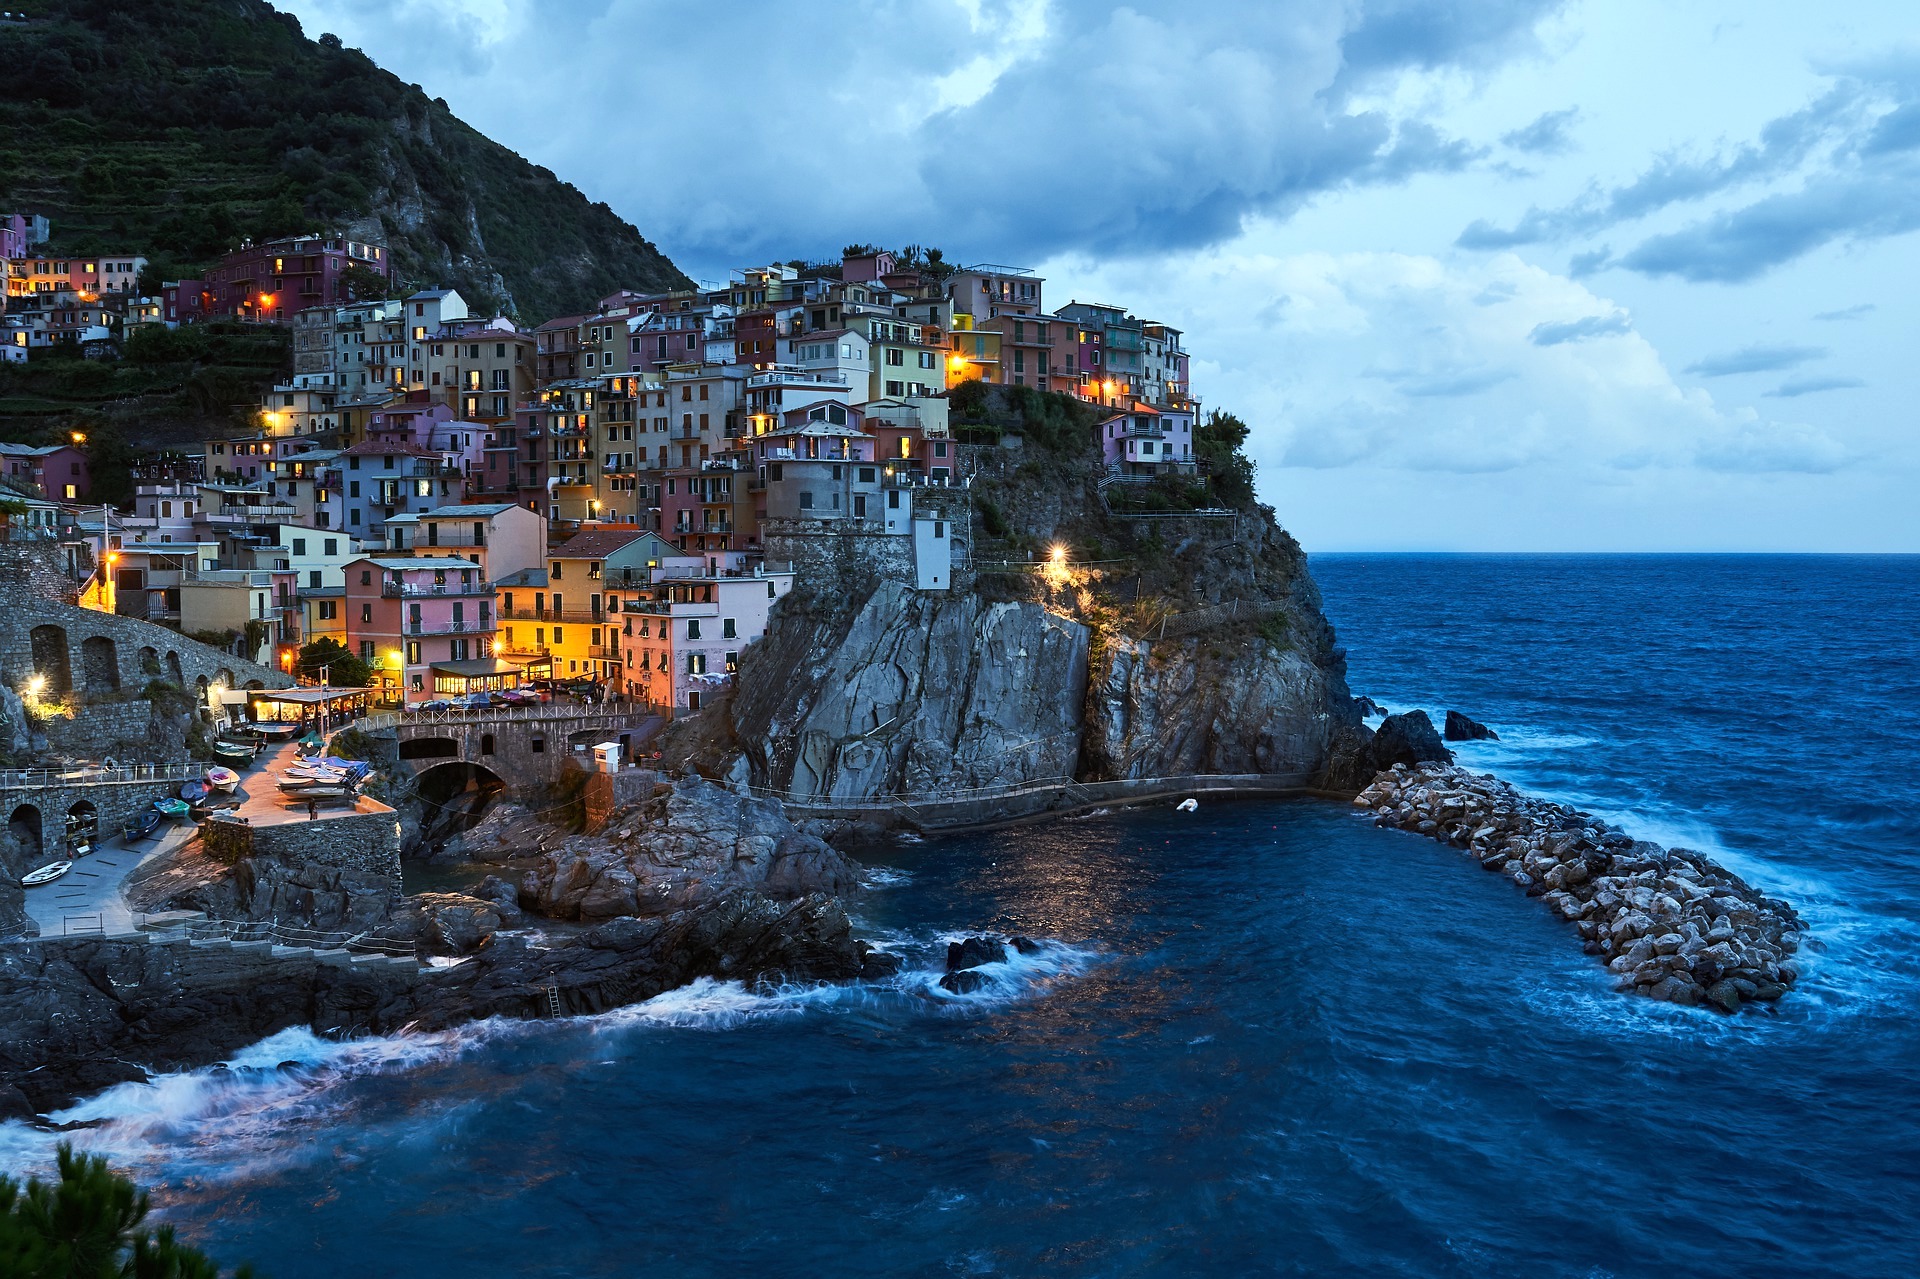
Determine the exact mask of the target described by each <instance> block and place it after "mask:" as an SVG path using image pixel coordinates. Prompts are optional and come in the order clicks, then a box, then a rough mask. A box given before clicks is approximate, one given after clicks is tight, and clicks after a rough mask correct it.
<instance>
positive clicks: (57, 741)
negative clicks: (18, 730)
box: [40, 701, 171, 764]
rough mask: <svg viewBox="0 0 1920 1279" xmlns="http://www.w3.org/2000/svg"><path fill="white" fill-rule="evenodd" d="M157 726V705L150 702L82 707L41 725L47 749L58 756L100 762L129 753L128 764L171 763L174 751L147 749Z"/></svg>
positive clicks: (52, 718) (47, 718) (49, 718)
mask: <svg viewBox="0 0 1920 1279" xmlns="http://www.w3.org/2000/svg"><path fill="white" fill-rule="evenodd" d="M152 723H153V704H152V703H151V702H146V701H134V702H105V703H102V704H100V705H98V706H80V707H76V708H75V709H74V712H73V714H71V715H49V716H47V717H46V718H45V719H43V720H42V721H41V722H40V726H41V728H42V730H43V731H44V732H45V733H46V735H47V749H48V750H50V751H52V752H53V753H54V754H56V755H67V756H72V757H74V758H80V759H99V758H102V757H105V756H111V755H114V754H115V753H116V752H119V753H121V754H128V748H130V747H131V748H133V749H134V751H135V752H137V753H133V754H128V759H127V762H129V763H141V764H164V763H169V762H171V758H170V752H166V751H161V752H154V751H150V750H147V749H145V744H146V742H147V740H148V738H149V737H150V736H151V735H152V734H151V733H150V732H149V729H150V728H151V727H152Z"/></svg>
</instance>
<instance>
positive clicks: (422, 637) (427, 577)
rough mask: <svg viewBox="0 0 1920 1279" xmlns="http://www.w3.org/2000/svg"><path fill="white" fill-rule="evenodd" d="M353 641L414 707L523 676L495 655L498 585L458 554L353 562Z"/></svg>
mask: <svg viewBox="0 0 1920 1279" xmlns="http://www.w3.org/2000/svg"><path fill="white" fill-rule="evenodd" d="M345 571H346V579H347V582H346V587H347V589H346V608H347V616H346V631H347V646H348V647H349V648H350V649H353V650H354V651H356V652H357V653H359V655H360V658H361V660H362V661H364V662H366V663H367V665H368V667H369V668H370V669H371V670H372V671H373V673H374V677H375V682H376V684H377V685H378V686H379V687H380V688H381V689H382V690H384V691H385V692H386V693H387V695H388V697H389V698H390V699H393V700H398V701H401V702H403V703H405V704H406V705H409V706H414V705H418V704H419V703H421V702H424V701H428V700H430V699H432V698H436V697H453V696H459V695H461V694H465V693H469V692H480V691H486V690H489V689H494V688H511V687H513V686H514V685H516V684H518V683H519V682H520V668H519V667H517V666H514V665H512V664H511V663H509V662H503V661H500V660H498V659H497V658H495V657H494V653H493V643H494V613H493V587H492V585H491V584H490V583H489V582H488V581H487V576H486V571H485V570H484V569H482V568H481V566H480V565H478V564H476V563H475V562H473V561H472V560H469V559H460V558H457V557H454V556H419V557H416V558H412V559H409V558H405V557H399V556H392V557H389V556H373V557H369V558H366V559H358V560H353V561H351V562H350V563H348V564H347V566H346V570H345Z"/></svg>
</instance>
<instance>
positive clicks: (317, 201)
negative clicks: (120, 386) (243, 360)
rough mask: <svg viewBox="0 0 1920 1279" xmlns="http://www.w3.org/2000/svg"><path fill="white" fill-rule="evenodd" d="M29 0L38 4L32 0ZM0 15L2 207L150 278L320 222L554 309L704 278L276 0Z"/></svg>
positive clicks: (509, 300) (57, 7)
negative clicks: (42, 220)
mask: <svg viewBox="0 0 1920 1279" xmlns="http://www.w3.org/2000/svg"><path fill="white" fill-rule="evenodd" d="M23 5H24V0H23ZM24 7H26V8H27V9H28V13H29V19H28V20H27V21H24V22H9V23H4V24H0V65H5V66H6V67H7V74H6V75H5V76H0V209H4V210H7V211H13V212H30V213H41V214H45V215H47V216H48V217H49V218H51V219H52V222H53V232H54V240H53V244H52V249H53V251H54V252H56V253H60V254H63V255H73V256H79V255H82V254H88V253H98V252H109V253H145V254H147V256H148V257H149V258H150V259H151V267H150V270H149V272H148V276H147V278H146V280H145V283H146V284H147V285H148V286H152V285H155V284H157V283H158V281H159V280H160V279H161V278H162V277H168V278H171V277H176V276H183V275H191V274H192V273H193V272H194V271H195V270H197V269H198V268H200V267H202V266H205V265H206V264H208V263H210V262H212V261H214V260H216V259H218V258H219V257H220V256H221V255H222V254H224V253H226V252H227V251H228V250H230V249H232V248H233V247H234V246H235V245H237V244H238V243H239V242H240V241H241V240H243V239H248V238H251V239H254V240H264V239H270V238H273V237H276V236H283V235H292V234H297V233H301V232H307V231H313V230H318V229H321V228H325V227H334V226H338V227H343V228H350V229H351V230H353V231H354V232H355V233H356V234H358V235H359V236H361V237H362V238H366V239H370V240H378V241H382V242H385V243H386V244H388V245H389V246H390V247H391V249H392V252H393V261H394V265H395V266H396V267H397V269H398V270H399V272H400V274H401V275H402V276H404V277H405V278H406V279H407V280H410V281H414V282H416V283H422V284H428V283H430V284H443V285H452V286H453V287H456V288H458V289H459V290H460V291H461V293H462V294H464V295H465V296H466V297H467V298H468V300H469V301H471V302H474V303H475V304H476V306H477V307H496V306H497V307H501V308H504V309H506V310H507V311H509V312H510V313H512V314H514V315H516V316H518V317H519V318H520V319H521V320H522V321H526V322H539V321H541V320H544V319H547V318H549V317H551V316H553V315H556V314H562V313H566V312H570V311H575V310H579V309H582V308H584V307H586V306H588V305H590V304H591V303H592V301H593V300H594V299H595V298H598V297H603V296H605V295H606V294H608V293H610V292H612V291H614V290H615V289H619V288H639V289H658V288H669V287H676V286H680V285H684V284H687V283H689V282H688V281H687V279H686V277H685V276H683V275H682V274H681V273H680V271H679V270H678V269H677V268H675V267H674V265H673V264H672V263H671V262H669V261H668V260H667V259H666V258H665V257H664V256H663V255H662V254H661V253H660V251H659V250H658V249H657V248H655V247H654V246H653V245H652V244H651V243H649V242H648V241H647V240H646V238H645V237H644V236H642V235H641V234H640V232H639V231H638V230H636V229H635V228H634V227H633V226H631V225H630V224H628V223H627V222H625V221H623V220H622V219H621V218H620V217H619V216H618V215H617V214H615V213H614V212H613V211H612V210H611V209H609V208H608V207H607V206H606V205H605V204H602V203H596V202H593V201H589V200H588V199H587V198H586V196H584V195H583V194H581V193H580V192H579V191H578V190H576V189H575V188H574V187H573V186H571V185H570V184H568V183H565V182H562V181H560V180H559V179H558V178H557V177H555V176H554V175H553V173H551V172H550V171H548V170H547V169H544V168H541V167H539V166H537V165H533V164H530V163H528V162H527V161H526V160H525V159H523V158H522V157H520V156H519V155H516V154H514V153H513V152H511V151H509V150H507V149H506V148H505V147H502V146H500V145H499V144H497V143H495V142H492V141H490V140H489V139H487V138H486V137H484V136H482V135H481V134H479V133H477V132H476V131H474V130H473V129H471V128H469V127H468V126H467V125H465V124H463V123H461V122H460V121H459V120H458V119H456V118H455V117H454V116H453V114H452V113H451V112H450V111H449V110H448V109H447V105H446V103H445V102H442V101H440V100H439V99H429V98H428V97H427V95H426V94H425V93H424V92H423V91H422V90H421V89H420V88H419V86H417V85H408V84H404V83H402V82H401V81H400V80H399V79H397V78H396V77H394V76H393V75H391V74H389V73H388V72H386V71H383V70H381V69H380V68H379V67H378V66H377V65H376V64H375V63H374V61H373V60H372V59H371V58H369V57H368V56H367V55H366V54H364V53H362V52H360V51H359V50H357V49H347V48H343V47H342V46H341V43H340V41H339V40H338V39H336V38H334V37H332V36H326V35H323V36H321V37H320V39H319V40H317V41H315V40H310V39H308V38H307V37H306V35H305V34H304V33H303V32H302V31H301V29H300V23H299V20H298V19H296V18H295V17H293V16H292V15H291V14H286V13H280V12H278V11H276V10H275V9H274V8H273V7H272V6H271V5H269V4H267V3H265V2H264V0H144V2H143V3H141V4H137V5H129V4H123V3H117V2H116V0H35V2H34V3H32V4H31V5H25V6H24Z"/></svg>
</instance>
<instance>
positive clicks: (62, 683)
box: [28, 625, 73, 697]
mask: <svg viewBox="0 0 1920 1279" xmlns="http://www.w3.org/2000/svg"><path fill="white" fill-rule="evenodd" d="M28 638H29V640H30V641H31V644H32V647H33V673H34V674H35V675H36V676H38V677H39V678H40V679H41V680H42V681H43V687H42V688H41V690H40V691H41V692H43V693H45V694H48V695H49V696H53V697H65V696H66V695H67V694H68V693H71V692H72V691H73V665H72V659H71V657H70V656H69V655H68V653H67V628H66V627H64V626H53V625H46V626H36V627H34V628H33V631H32V632H31V634H30V635H29V636H28Z"/></svg>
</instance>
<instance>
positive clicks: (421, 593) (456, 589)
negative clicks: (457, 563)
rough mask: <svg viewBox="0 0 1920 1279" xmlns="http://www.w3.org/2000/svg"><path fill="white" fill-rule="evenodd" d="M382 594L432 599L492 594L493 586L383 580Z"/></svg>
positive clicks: (400, 597) (388, 597)
mask: <svg viewBox="0 0 1920 1279" xmlns="http://www.w3.org/2000/svg"><path fill="white" fill-rule="evenodd" d="M380 594H381V595H382V596H384V597H385V598H387V599H430V598H434V597H436V596H446V597H448V598H454V597H459V596H474V595H491V594H493V587H492V585H491V584H489V583H487V582H472V583H467V584H464V585H463V584H462V583H459V582H446V583H437V582H382V583H380Z"/></svg>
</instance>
